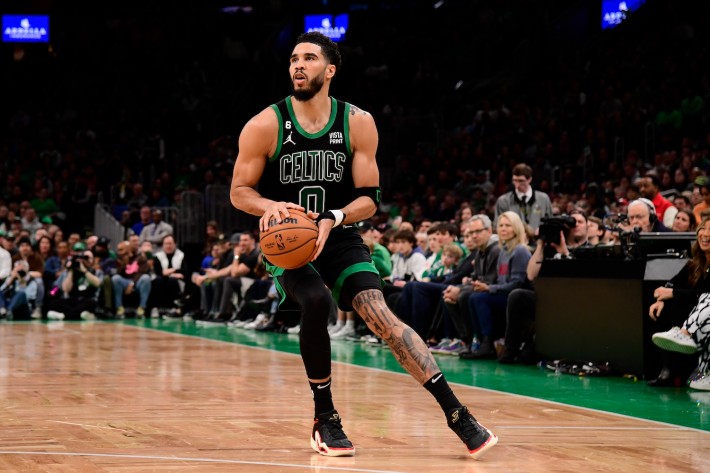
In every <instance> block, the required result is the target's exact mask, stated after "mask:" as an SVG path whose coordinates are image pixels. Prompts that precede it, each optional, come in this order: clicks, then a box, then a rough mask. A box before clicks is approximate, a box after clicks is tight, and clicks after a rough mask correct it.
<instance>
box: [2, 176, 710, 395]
mask: <svg viewBox="0 0 710 473" xmlns="http://www.w3.org/2000/svg"><path fill="white" fill-rule="evenodd" d="M513 176H514V177H513V182H512V184H513V190H512V191H510V192H508V193H506V194H504V195H502V196H501V198H500V199H499V200H498V202H497V204H496V207H495V213H494V215H493V219H491V218H490V217H489V216H488V215H486V214H485V213H480V214H475V215H474V214H473V213H472V210H471V208H470V207H468V206H466V205H462V206H461V208H460V210H459V211H458V212H457V214H456V216H455V218H454V219H453V221H432V219H428V218H424V219H422V221H421V222H419V223H418V225H417V227H416V228H415V227H414V225H412V223H411V222H408V221H401V219H392V221H391V222H385V223H378V222H377V216H376V217H375V218H373V219H372V220H373V221H364V222H361V223H360V224H359V229H360V233H361V235H362V237H363V241H364V243H365V244H366V245H367V246H368V247H369V249H370V252H371V255H372V259H373V262H374V263H375V266H376V267H377V270H378V271H379V273H380V276H381V277H382V279H383V280H384V281H385V285H384V289H383V291H384V294H385V298H386V301H387V304H388V306H389V307H390V308H391V309H392V310H393V312H394V313H395V314H397V316H398V317H399V318H401V319H402V320H403V321H404V322H405V323H407V324H408V325H410V326H411V327H412V328H413V329H414V330H415V331H416V332H417V333H418V334H419V335H420V336H421V337H422V338H423V339H424V340H426V341H427V343H428V344H429V345H430V347H431V351H432V352H433V353H438V354H441V355H454V356H458V357H460V358H462V359H466V360H478V359H497V360H498V362H499V363H502V364H507V363H525V364H534V363H537V362H538V361H540V360H539V356H538V355H537V353H536V351H535V331H534V321H535V287H534V281H535V279H536V277H537V275H538V274H539V272H540V268H541V266H542V265H543V264H544V261H545V260H548V259H556V258H557V259H559V258H567V259H568V258H574V250H575V249H577V248H585V247H592V246H603V245H613V244H614V243H618V241H619V236H618V233H615V234H613V235H612V234H611V233H612V232H609V231H608V229H607V228H606V227H605V225H604V223H603V221H602V217H604V215H605V214H606V213H607V212H609V211H610V210H611V209H609V208H608V207H609V206H608V205H606V206H603V207H604V208H605V210H604V211H603V213H602V212H594V214H593V215H591V216H588V215H587V213H586V212H585V210H583V208H584V207H585V206H584V205H574V206H572V207H568V208H567V209H566V212H565V214H566V215H568V216H569V217H571V219H572V220H570V222H574V223H573V224H569V225H568V226H567V227H566V230H564V231H562V232H561V234H560V237H559V239H558V240H557V241H558V243H556V242H555V241H554V240H552V239H548V241H543V239H542V238H540V237H538V232H539V228H540V225H541V224H543V222H544V219H545V218H547V217H550V216H552V215H553V214H554V213H555V206H554V205H552V204H551V202H550V199H549V197H548V195H547V194H546V193H544V192H541V191H538V190H533V188H532V185H531V184H532V170H531V169H530V168H529V167H528V166H526V165H518V166H516V167H515V168H514V170H513ZM645 179H647V182H642V183H641V186H642V187H643V188H644V192H643V194H642V195H646V196H647V197H648V198H644V197H640V196H638V197H637V199H636V200H633V201H632V202H630V203H627V202H625V201H624V202H618V203H617V205H615V206H614V205H612V207H615V208H614V210H618V211H623V212H626V214H627V215H628V221H627V223H626V225H627V226H628V229H631V228H632V227H635V228H637V229H638V231H640V232H642V233H643V232H670V231H693V230H694V229H695V222H696V216H695V215H694V212H691V211H689V210H688V209H686V208H681V209H677V208H676V207H675V206H674V205H673V204H671V203H669V202H668V201H665V200H662V199H663V198H662V197H661V198H659V197H660V195H659V194H657V185H656V183H655V181H654V179H651V178H645ZM702 189H703V190H704V191H703V194H704V192H705V191H707V188H706V187H704V186H703V187H702ZM578 204H579V202H578ZM588 207H589V206H587V209H588ZM661 212H662V213H661ZM708 213H710V211H707V212H706V211H703V212H702V213H701V215H700V217H701V224H700V227H699V228H698V230H697V231H698V232H699V233H698V234H699V235H700V238H699V240H698V243H696V247H697V248H695V249H694V253H693V254H694V259H693V260H692V261H691V262H689V264H688V266H686V268H684V272H681V274H679V275H678V276H677V277H676V278H675V279H674V280H673V281H671V282H669V284H668V287H667V288H659V289H658V290H657V291H656V297H657V299H658V302H657V303H656V304H654V306H653V307H652V308H651V316H652V317H653V318H657V317H658V315H659V314H660V312H661V311H662V310H663V307H664V305H665V304H668V303H669V302H668V300H669V299H672V298H673V297H674V294H673V290H674V289H673V287H675V288H676V289H675V291H676V292H677V294H676V295H675V299H676V300H677V301H678V302H676V303H675V304H672V305H671V308H670V309H667V310H666V311H667V312H669V313H670V314H671V315H669V316H668V317H666V318H664V319H663V322H662V323H660V324H659V327H660V328H661V329H662V330H664V331H663V332H659V333H658V334H657V335H656V336H654V341H656V343H657V344H658V345H659V346H660V347H661V348H665V349H666V350H669V351H677V352H678V351H680V352H681V353H686V354H689V353H690V352H691V351H692V353H695V351H698V350H700V351H701V352H702V353H703V355H702V356H703V358H702V359H703V360H704V361H703V363H705V364H707V363H708V362H707V360H708V354H707V351H708V346H707V345H708V340H710V336H708V335H707V334H706V333H707V332H710V330H708V328H707V327H708V324H710V318H708V316H707V314H706V313H705V311H704V310H703V309H702V308H700V309H699V308H698V307H699V306H698V307H695V308H694V306H695V303H696V302H697V300H698V298H700V299H701V300H704V299H703V298H704V297H707V294H705V292H704V291H703V290H702V287H703V285H704V284H705V279H704V278H705V276H706V275H707V271H705V269H706V268H707V266H708V262H709V261H710V215H708ZM669 214H672V216H673V218H672V219H670V221H668V222H667V223H668V224H669V225H671V227H672V229H673V230H671V229H669V228H668V227H667V226H666V225H664V223H663V222H664V221H665V220H667V219H666V218H665V217H664V216H668V215H669ZM662 215H664V216H662ZM140 216H141V221H140V222H139V224H136V225H138V226H140V228H135V229H134V230H136V231H135V233H133V232H131V233H132V234H131V235H130V236H129V237H128V239H127V240H126V241H122V242H118V244H117V245H116V251H115V252H113V251H111V250H109V244H110V241H109V240H108V239H107V238H106V237H104V236H90V237H89V238H87V239H86V241H82V240H81V239H80V236H79V235H77V234H70V235H69V237H68V238H67V239H66V240H64V238H63V235H62V234H61V230H58V229H56V228H51V227H50V228H43V227H39V228H37V229H36V230H35V231H34V233H30V232H29V231H28V230H27V229H25V228H24V227H23V228H22V229H18V230H19V232H18V234H17V236H15V234H14V233H13V232H4V231H0V283H1V284H2V285H1V286H0V316H2V317H7V318H12V319H15V320H17V319H23V318H25V319H28V318H40V317H46V318H48V319H54V320H80V319H91V318H93V317H95V316H98V317H103V318H124V317H126V316H128V315H132V314H133V315H135V316H136V317H146V316H150V317H163V318H165V319H185V320H193V321H195V322H196V323H197V324H200V325H204V326H229V327H235V328H242V329H255V330H259V331H277V332H289V333H298V332H299V326H298V318H297V313H296V315H294V313H288V312H282V311H280V310H279V308H278V305H279V301H280V299H281V296H280V295H279V292H278V290H277V287H276V286H275V285H274V284H273V280H272V279H271V278H270V276H269V274H268V273H267V272H266V271H265V268H264V264H263V262H262V257H261V253H260V250H259V244H258V242H257V240H256V238H255V236H254V233H252V232H251V231H244V232H235V233H234V234H232V235H231V236H230V237H225V236H224V235H223V234H221V233H220V230H219V228H218V226H217V223H216V222H209V223H208V224H207V230H206V240H207V245H206V248H205V250H204V258H203V259H202V262H201V265H200V268H199V270H196V271H194V272H193V271H191V269H190V268H189V265H188V258H187V255H185V253H184V252H183V251H182V250H180V249H179V248H178V244H177V243H178V242H177V241H176V239H175V236H174V235H173V234H172V227H170V226H169V225H168V224H165V223H164V222H163V221H162V214H161V212H160V210H152V209H151V208H149V207H144V208H142V209H141V211H140ZM375 223H377V225H375ZM58 233H59V235H58ZM706 254H707V255H706ZM689 275H690V276H689ZM688 314H691V315H690V317H689V316H688ZM331 319H332V324H331V326H330V327H329V333H330V335H331V339H333V340H349V341H360V342H365V343H368V344H372V345H385V343H384V342H383V341H382V340H381V339H379V338H378V337H376V336H375V335H374V334H373V333H372V332H371V331H370V330H369V329H368V328H367V326H366V325H365V324H364V323H363V322H362V321H359V318H358V316H357V315H356V314H355V313H353V312H351V313H344V312H342V311H340V310H338V309H337V308H336V306H335V303H334V302H333V303H331ZM673 326H683V329H682V330H681V329H678V328H672V327H673ZM669 340H670V341H669ZM683 350H685V351H683ZM664 360H665V361H666V363H665V367H664V371H663V372H662V373H661V375H660V376H659V378H658V379H656V380H653V381H652V382H651V383H650V384H651V385H652V386H655V385H667V384H668V383H678V382H679V381H678V379H679V377H682V376H687V375H688V374H689V373H690V371H691V370H688V366H690V365H692V362H691V363H690V365H689V364H688V360H687V359H685V360H681V361H678V360H677V359H675V358H673V356H671V355H667V356H666V357H665V358H664ZM701 378H702V377H701ZM696 385H697V381H696Z"/></svg>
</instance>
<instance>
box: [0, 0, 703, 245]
mask: <svg viewBox="0 0 710 473" xmlns="http://www.w3.org/2000/svg"><path fill="white" fill-rule="evenodd" d="M228 6H229V5H227V4H226V3H225V4H222V3H217V2H190V1H183V2H178V3H167V2H143V3H140V4H139V3H137V2H123V3H121V4H119V5H114V6H112V8H106V7H105V6H103V5H100V4H96V3H95V2H53V1H50V0H46V1H37V2H31V3H29V4H28V3H27V2H20V1H16V2H6V3H5V4H4V10H6V11H7V12H13V13H39V14H49V15H50V17H51V30H50V34H51V43H50V45H49V46H48V45H47V44H23V45H13V44H10V43H4V44H2V45H1V46H0V51H1V54H0V56H1V57H2V62H3V67H2V69H3V73H2V74H1V75H0V86H2V89H3V90H5V91H6V94H5V96H4V98H3V107H1V108H0V201H1V202H0V204H4V206H7V207H8V209H9V210H11V211H13V213H12V214H11V215H10V216H11V217H22V215H21V214H22V213H23V212H24V211H23V210H22V209H21V208H20V207H21V204H22V202H24V201H27V202H30V203H31V202H33V201H35V200H37V199H39V201H41V202H43V203H44V202H46V200H47V199H51V200H52V201H54V203H55V204H56V211H53V212H50V213H47V209H49V210H52V207H51V204H50V205H49V207H46V206H43V205H42V206H40V208H41V209H42V210H41V213H42V214H46V215H49V216H50V217H52V218H53V220H54V223H55V224H57V225H59V226H60V227H61V228H62V230H63V231H64V233H69V232H73V231H79V232H81V233H82V234H86V232H87V231H90V230H91V229H92V219H93V212H92V208H93V204H94V203H95V202H96V201H97V196H98V195H99V194H101V195H102V196H103V200H104V202H106V203H111V204H127V203H128V201H130V200H131V198H133V197H136V195H134V190H135V189H134V185H135V184H137V183H139V184H141V185H142V189H138V190H136V193H137V197H138V200H139V201H140V204H141V205H142V204H144V203H147V204H148V205H158V206H173V205H175V206H179V205H180V197H179V195H180V193H181V192H182V191H184V190H197V191H201V190H204V188H205V187H206V186H207V185H211V184H212V185H215V184H225V185H228V184H229V182H230V179H231V173H232V165H233V161H234V159H235V156H236V155H237V153H238V148H237V138H238V135H239V132H240V130H241V128H242V126H243V124H244V123H245V122H246V120H248V119H249V118H250V117H251V116H253V115H255V114H256V113H258V112H259V111H260V110H261V109H263V108H264V107H266V106H268V104H270V103H274V102H276V101H278V100H280V99H281V98H283V97H284V96H285V95H287V94H288V76H287V73H286V60H287V57H288V54H289V53H290V51H291V48H292V44H293V40H294V38H295V37H296V36H297V35H298V34H299V33H300V32H302V29H303V14H305V13H319V12H332V13H340V12H348V13H350V15H351V18H350V29H349V30H348V33H347V36H346V40H345V41H344V42H342V43H340V48H341V52H342V55H343V64H344V66H343V69H342V72H341V74H339V75H338V77H337V78H336V79H335V80H334V82H333V87H332V94H333V95H334V96H337V97H339V98H341V99H343V100H346V101H349V102H351V103H355V104H357V105H358V106H359V107H361V108H364V109H365V110H367V111H369V112H370V113H372V114H373V116H374V117H375V120H376V122H377V124H378V128H379V130H380V134H381V143H380V149H379V155H378V161H379V164H380V167H381V168H382V187H383V189H384V190H385V201H387V202H389V203H390V204H391V205H392V207H391V208H390V207H389V206H385V208H384V209H385V210H386V211H388V212H389V213H390V215H391V216H393V217H396V216H397V215H399V214H401V213H402V212H404V213H405V215H404V218H405V219H409V220H415V221H416V220H417V219H421V218H423V217H424V216H426V217H429V218H435V219H438V220H448V219H451V218H453V217H454V214H455V213H456V210H457V209H458V208H459V207H460V205H461V203H462V202H468V203H469V204H470V205H471V206H472V207H473V208H474V209H475V210H476V211H477V212H481V211H483V212H487V213H489V214H492V209H493V204H494V202H495V199H496V197H498V196H500V195H501V194H503V193H504V192H506V191H508V190H509V188H510V178H511V175H510V174H511V169H512V167H513V166H514V165H515V164H518V163H527V164H529V165H530V166H532V167H533V169H534V179H533V187H535V188H536V189H539V190H543V191H545V192H547V193H549V194H550V195H551V197H552V200H553V203H555V202H557V203H558V204H561V205H562V207H563V210H566V209H564V207H565V206H566V205H568V202H571V204H569V205H575V204H577V203H578V202H579V201H580V200H583V199H584V191H585V189H586V187H587V186H588V184H589V183H597V184H598V185H599V186H600V188H601V189H602V190H603V191H604V192H605V193H604V197H605V198H606V204H607V205H609V206H610V207H612V208H613V207H614V203H615V202H616V201H618V199H619V198H626V197H627V195H626V192H627V190H628V188H629V187H632V186H633V180H634V179H635V178H637V177H639V176H643V175H645V174H646V173H647V172H649V171H652V170H653V171H655V172H656V173H657V174H658V176H659V178H660V179H661V181H662V189H661V190H666V189H671V188H677V189H678V191H679V192H683V191H686V190H689V191H691V192H692V186H689V185H690V184H691V183H693V182H694V181H696V180H697V178H698V177H702V176H704V175H705V173H706V172H707V167H708V154H709V149H710V144H709V143H708V141H709V140H708V138H709V137H708V130H707V124H706V123H705V120H704V114H705V113H706V112H705V111H706V106H705V97H706V95H707V94H708V93H709V92H710V90H709V89H710V83H709V82H708V67H709V66H708V64H709V61H708V60H707V44H708V41H707V39H708V38H707V10H708V6H707V4H704V3H702V2H669V1H651V2H648V3H647V4H646V5H644V6H643V7H642V8H641V9H640V10H638V11H637V12H636V13H634V14H633V15H631V16H630V17H629V18H628V19H627V20H625V22H624V23H623V24H622V25H621V26H619V27H617V28H615V29H613V30H605V31H602V30H601V29H600V28H599V24H600V12H599V11H598V10H599V5H598V2H584V1H582V2H577V3H573V4H570V3H569V2H561V1H547V2H533V1H512V0H511V1H496V2H488V1H477V2H469V1H459V2H456V1H445V2H444V3H443V4H442V5H441V6H440V7H438V8H434V2H425V1H422V2H416V1H415V2H407V3H406V4H405V3H395V2H393V3H388V2H382V3H378V4H373V3H359V4H353V3H352V2H325V4H324V3H323V2H307V1H303V2H286V1H271V2H265V3H264V4H261V2H259V4H257V5H254V8H253V9H252V10H251V11H250V12H245V11H244V10H239V11H236V12H233V13H228V12H224V11H222V9H224V8H225V7H228ZM233 10H234V9H233ZM677 170H680V172H679V173H677V172H676V171H677ZM466 171H471V173H469V175H468V176H467V175H466ZM479 173H480V174H481V176H480V177H479V176H478V174H479ZM483 173H485V176H484V175H483ZM666 173H668V176H666ZM469 181H470V184H472V185H468V183H469ZM461 182H463V184H461V185H460V186H457V187H456V190H454V188H455V186H456V184H457V183H461ZM483 183H487V184H486V185H484V186H481V184H483ZM490 184H492V186H491V185H490ZM43 189H46V196H45V197H42V192H43V191H42V190H43ZM478 189H482V191H481V192H478ZM696 194H699V192H696ZM696 199H697V200H698V203H699V197H698V196H696ZM136 202H137V201H134V204H135V203H136ZM582 204H584V202H582ZM35 207H36V205H35ZM134 207H135V206H134ZM477 212H476V213H477ZM6 215H7V212H6V211H2V215H0V218H7V216H6ZM43 216H44V215H40V218H41V217H43ZM117 217H118V218H120V215H119V216H117ZM132 218H133V223H135V221H137V219H138V215H137V212H134V214H133V216H132ZM415 223H416V222H415ZM225 230H228V231H229V230H232V229H225Z"/></svg>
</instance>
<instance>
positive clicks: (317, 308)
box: [295, 282, 333, 322]
mask: <svg viewBox="0 0 710 473" xmlns="http://www.w3.org/2000/svg"><path fill="white" fill-rule="evenodd" d="M295 292H296V293H297V296H298V303H299V304H300V305H301V310H302V314H303V319H304V322H305V321H307V320H313V319H327V318H328V315H329V314H330V308H331V304H332V301H331V299H332V298H333V296H332V295H331V294H330V292H329V291H328V289H326V287H325V286H324V285H323V284H322V283H316V284H309V283H307V282H304V283H302V284H299V286H298V288H297V290H296V291H295Z"/></svg>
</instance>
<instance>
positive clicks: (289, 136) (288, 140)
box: [284, 132, 296, 145]
mask: <svg viewBox="0 0 710 473" xmlns="http://www.w3.org/2000/svg"><path fill="white" fill-rule="evenodd" d="M292 134H293V132H291V133H289V134H288V138H286V141H284V144H286V143H291V144H292V145H295V144H296V142H295V141H293V140H292V139H291V135H292Z"/></svg>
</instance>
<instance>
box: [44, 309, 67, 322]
mask: <svg viewBox="0 0 710 473" xmlns="http://www.w3.org/2000/svg"><path fill="white" fill-rule="evenodd" d="M47 318H48V319H49V320H64V314H62V313H61V312H57V311H56V310H50V311H49V312H47Z"/></svg>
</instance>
